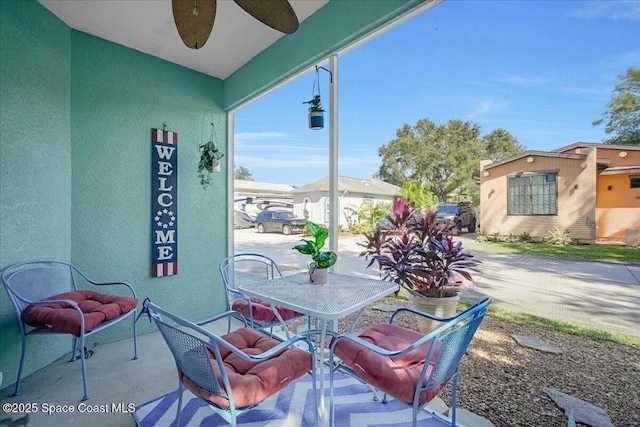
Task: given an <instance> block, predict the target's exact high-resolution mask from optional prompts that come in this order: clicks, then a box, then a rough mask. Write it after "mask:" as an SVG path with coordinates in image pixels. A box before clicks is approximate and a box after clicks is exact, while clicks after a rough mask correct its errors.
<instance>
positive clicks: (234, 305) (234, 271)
mask: <svg viewBox="0 0 640 427" xmlns="http://www.w3.org/2000/svg"><path fill="white" fill-rule="evenodd" d="M220 273H221V274H222V281H223V282H224V286H225V289H226V291H227V309H228V310H233V311H237V312H239V313H241V314H242V315H243V316H244V317H245V318H246V319H247V320H248V321H249V326H251V327H252V328H253V329H257V330H263V329H269V331H270V335H271V336H273V327H274V326H277V325H284V324H286V323H290V322H293V321H295V320H298V319H300V318H302V317H304V314H301V313H298V312H296V311H293V310H289V309H287V308H283V307H275V308H272V307H271V304H269V303H268V302H265V301H262V300H259V299H257V298H250V297H248V296H247V295H244V294H243V293H241V292H239V291H238V286H240V285H243V284H247V283H251V282H257V281H259V280H268V279H273V278H275V277H282V273H281V272H280V269H279V268H278V265H277V264H276V263H275V261H273V260H272V259H271V258H269V257H267V256H264V255H260V254H253V253H246V254H236V255H232V256H230V257H227V258H225V259H224V260H222V262H221V263H220ZM274 309H275V311H274ZM276 312H277V313H276ZM278 316H280V319H279V318H278ZM309 322H310V320H308V321H307V323H308V324H309Z"/></svg>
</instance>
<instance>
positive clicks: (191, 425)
mask: <svg viewBox="0 0 640 427" xmlns="http://www.w3.org/2000/svg"><path fill="white" fill-rule="evenodd" d="M325 378H326V380H325V396H326V397H325V399H326V406H327V409H328V406H329V390H328V387H329V376H328V374H327V375H326V376H325ZM311 387H312V383H311V376H310V375H305V376H303V377H302V378H300V379H298V380H297V381H295V382H293V383H291V384H290V385H289V386H288V387H286V388H285V389H284V390H281V391H280V392H279V393H278V394H276V395H274V396H271V397H270V398H268V399H267V400H265V401H264V402H262V403H261V404H260V405H258V406H256V407H255V408H253V409H252V410H250V411H247V412H245V413H243V414H242V415H240V416H239V417H238V425H239V426H244V427H248V426H251V427H258V426H259V427H302V426H305V427H306V426H313V425H314V424H313V421H314V417H313V414H314V412H313V411H314V410H315V407H314V402H313V394H312V388H311ZM335 387H336V389H335V399H336V422H335V425H336V427H365V426H369V427H372V426H376V427H384V426H386V427H391V426H393V427H400V426H403V427H404V426H411V407H410V406H409V405H407V404H405V403H402V402H398V401H396V400H389V401H388V402H387V403H386V404H383V403H381V402H375V401H373V399H372V397H373V395H372V393H371V389H370V388H369V387H367V386H365V385H363V384H361V383H359V382H357V381H356V380H354V379H353V378H349V377H347V376H345V375H342V374H336V381H335ZM184 393H185V394H184V396H183V399H182V415H181V420H180V424H181V426H180V427H185V426H187V427H196V426H197V427H215V426H226V425H228V424H227V423H226V422H225V421H224V420H223V419H222V418H221V417H220V416H219V415H217V414H216V413H215V412H213V411H212V410H211V408H209V407H208V406H207V404H206V403H205V402H204V401H203V400H202V399H199V398H196V397H195V396H194V395H193V394H192V393H191V392H190V391H188V390H187V391H185V392H184ZM177 404H178V391H177V390H176V391H173V392H171V393H169V394H166V395H164V396H161V397H158V398H157V399H154V400H152V401H151V402H148V403H145V404H143V405H140V406H138V407H137V408H136V411H135V412H134V414H133V417H134V419H135V421H136V423H137V425H138V426H139V427H169V426H171V425H172V423H173V421H174V420H175V417H176V409H177ZM419 419H420V420H421V421H420V426H424V427H449V426H450V424H448V423H446V422H444V421H442V420H441V419H439V418H436V417H435V416H432V415H430V414H428V413H425V412H422V413H421V414H420V415H419Z"/></svg>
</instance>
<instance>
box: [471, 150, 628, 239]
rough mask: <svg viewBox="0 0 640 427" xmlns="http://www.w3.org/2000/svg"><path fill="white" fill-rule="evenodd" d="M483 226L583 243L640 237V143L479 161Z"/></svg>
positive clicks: (493, 230)
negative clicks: (562, 233)
mask: <svg viewBox="0 0 640 427" xmlns="http://www.w3.org/2000/svg"><path fill="white" fill-rule="evenodd" d="M480 222H481V223H480V227H481V230H482V231H483V232H485V233H488V234H493V233H496V232H499V233H500V234H501V235H509V234H513V235H515V236H518V235H520V234H522V233H524V232H527V233H530V234H531V235H532V236H534V237H542V236H544V235H545V234H548V233H549V231H550V230H554V229H555V228H556V227H558V228H559V229H561V230H564V229H568V230H570V232H571V237H573V238H574V239H576V240H578V241H579V242H582V243H594V242H603V243H626V244H627V245H630V246H631V245H637V244H638V243H640V147H638V146H631V145H609V144H593V143H584V142H578V143H575V144H571V145H568V146H566V147H562V148H558V149H557V150H553V151H550V152H546V151H527V152H524V153H522V154H518V155H516V156H513V157H509V158H507V159H503V160H500V161H497V162H491V161H490V160H484V161H481V162H480Z"/></svg>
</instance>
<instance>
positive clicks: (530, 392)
mask: <svg viewBox="0 0 640 427" xmlns="http://www.w3.org/2000/svg"><path fill="white" fill-rule="evenodd" d="M382 304H388V305H396V306H399V305H406V301H405V300H400V299H396V298H394V297H387V298H385V299H384V300H381V301H380V302H379V303H378V304H376V305H382ZM389 316H390V313H389V312H384V311H380V310H375V309H372V308H368V309H367V310H366V312H365V313H364V314H363V316H362V317H361V319H360V321H359V323H358V327H357V328H356V329H357V330H364V329H366V328H367V327H368V326H369V325H372V324H375V323H382V322H387V321H388V319H389ZM352 318H353V317H350V318H349V317H348V318H346V319H344V320H342V321H340V322H339V324H338V329H339V331H340V332H345V331H346V327H347V325H348V324H349V323H350V321H351V319H352ZM397 323H398V324H400V325H402V326H405V327H408V328H411V329H414V328H416V322H415V318H414V319H412V318H410V317H406V316H405V317H404V318H402V317H398V318H397ZM511 334H516V335H529V336H532V337H536V338H538V339H540V340H542V341H544V342H546V343H548V344H550V345H552V346H555V347H560V348H562V349H563V350H564V353H563V354H552V353H544V352H540V351H537V350H533V349H529V348H524V347H521V346H519V345H518V344H516V342H515V340H514V339H513V338H512V337H511ZM459 372H460V376H459V380H458V407H459V408H465V409H468V410H470V411H471V412H474V413H476V414H478V415H481V416H483V417H485V418H487V419H489V420H490V421H491V422H493V424H495V425H496V427H516V426H517V427H520V426H523V427H524V426H526V427H534V426H535V427H555V426H558V427H565V426H567V419H566V417H565V415H564V412H563V411H562V410H561V409H559V408H558V407H556V405H555V404H554V403H553V401H552V400H551V399H549V397H548V396H547V395H546V394H545V393H543V392H542V388H543V387H552V388H555V389H557V390H559V391H561V392H563V393H567V394H570V395H573V396H575V397H577V398H579V399H582V400H584V401H586V402H588V403H591V404H592V405H596V406H599V407H601V408H603V409H605V410H606V411H607V413H608V414H609V417H610V418H611V420H612V422H613V424H614V425H615V426H616V427H638V426H640V350H638V349H636V348H633V347H630V346H624V345H621V344H616V343H612V342H605V341H597V340H593V339H590V338H586V337H580V336H574V335H568V334H563V333H559V332H555V331H552V330H549V329H547V328H545V327H542V326H536V325H530V324H527V323H520V322H513V321H506V320H501V319H496V318H492V317H489V316H487V317H485V319H484V321H483V322H482V324H481V325H480V329H479V330H478V332H476V335H475V337H474V340H473V341H472V343H471V345H470V346H469V350H468V352H467V354H466V356H465V357H464V358H463V359H462V362H461V366H460V371H459ZM450 391H451V386H448V387H447V388H445V390H443V392H441V393H440V397H441V398H442V399H443V400H444V401H445V403H447V404H450ZM578 425H579V426H581V425H582V424H578Z"/></svg>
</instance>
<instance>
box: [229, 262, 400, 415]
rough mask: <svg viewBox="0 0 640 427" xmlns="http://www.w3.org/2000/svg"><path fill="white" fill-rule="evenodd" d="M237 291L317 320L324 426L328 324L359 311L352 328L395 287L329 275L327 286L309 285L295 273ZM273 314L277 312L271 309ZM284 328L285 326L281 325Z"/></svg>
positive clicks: (342, 275) (304, 276)
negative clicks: (325, 349)
mask: <svg viewBox="0 0 640 427" xmlns="http://www.w3.org/2000/svg"><path fill="white" fill-rule="evenodd" d="M238 289H239V291H240V292H242V293H243V294H246V295H249V296H250V297H254V298H258V299H261V300H263V301H266V302H268V303H271V306H272V308H273V307H274V306H280V307H284V308H288V309H290V310H294V311H297V312H298V313H304V314H306V315H308V316H310V317H314V318H316V319H318V321H319V327H318V329H319V334H320V344H319V349H320V354H321V355H322V356H321V360H320V362H321V363H320V386H319V392H320V404H319V408H318V410H319V416H320V424H321V425H325V422H326V409H325V405H324V348H325V339H326V329H327V322H332V321H336V320H338V319H341V318H343V317H346V316H348V315H349V314H352V313H355V312H357V311H360V313H359V314H358V317H357V318H356V320H354V322H353V323H352V326H351V328H353V327H354V326H355V323H356V322H357V320H358V319H359V317H360V315H361V314H362V312H364V309H365V308H366V307H367V306H368V305H369V304H371V303H373V302H375V301H378V300H380V299H382V298H384V297H385V296H387V295H389V294H391V293H393V292H395V291H396V290H397V289H398V285H397V284H395V283H392V282H387V281H383V280H380V279H371V278H367V277H358V276H348V275H344V274H337V273H329V274H328V280H327V283H326V284H323V285H315V284H312V283H310V282H309V273H306V272H305V273H298V274H293V275H290V276H283V277H277V278H274V279H270V280H263V281H259V282H253V283H247V284H244V285H240V286H239V287H238ZM274 312H275V313H276V315H278V313H277V311H275V310H274ZM283 327H284V328H285V330H286V331H287V335H288V330H287V329H286V325H284V323H283Z"/></svg>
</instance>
